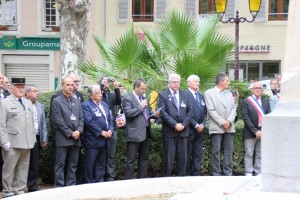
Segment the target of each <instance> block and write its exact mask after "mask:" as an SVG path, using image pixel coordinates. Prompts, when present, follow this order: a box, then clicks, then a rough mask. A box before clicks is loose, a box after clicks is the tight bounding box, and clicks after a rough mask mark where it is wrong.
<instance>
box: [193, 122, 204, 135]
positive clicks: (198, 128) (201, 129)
mask: <svg viewBox="0 0 300 200" xmlns="http://www.w3.org/2000/svg"><path fill="white" fill-rule="evenodd" d="M195 129H196V131H197V133H201V132H202V131H203V129H204V126H203V125H202V124H198V126H197V128H195Z"/></svg>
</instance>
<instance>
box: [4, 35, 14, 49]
mask: <svg viewBox="0 0 300 200" xmlns="http://www.w3.org/2000/svg"><path fill="white" fill-rule="evenodd" d="M13 39H14V37H13V36H10V37H7V38H6V41H5V42H4V43H3V44H4V46H5V47H7V48H11V47H13V46H14V45H15V43H14V42H13Z"/></svg>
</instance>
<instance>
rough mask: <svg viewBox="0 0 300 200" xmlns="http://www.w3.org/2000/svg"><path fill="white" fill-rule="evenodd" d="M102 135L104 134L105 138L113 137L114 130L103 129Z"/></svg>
mask: <svg viewBox="0 0 300 200" xmlns="http://www.w3.org/2000/svg"><path fill="white" fill-rule="evenodd" d="M101 135H102V136H103V137H104V138H105V139H107V138H111V136H112V132H111V131H110V130H108V131H102V132H101Z"/></svg>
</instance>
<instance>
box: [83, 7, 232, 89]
mask: <svg viewBox="0 0 300 200" xmlns="http://www.w3.org/2000/svg"><path fill="white" fill-rule="evenodd" d="M217 22H218V18H206V19H203V20H195V19H192V18H190V17H188V16H185V15H183V14H181V13H180V12H178V11H172V12H171V13H170V14H169V15H168V16H166V18H165V20H163V21H162V23H161V24H159V25H158V27H156V28H155V29H154V31H150V30H147V29H144V32H145V35H146V37H145V40H139V39H138V37H137V36H136V34H135V31H134V30H135V29H134V25H133V23H131V24H130V25H129V26H128V29H127V31H126V32H125V33H124V35H122V36H121V37H120V38H118V39H117V40H116V42H115V43H114V44H113V45H112V46H111V47H109V46H108V44H106V43H105V42H104V41H101V40H100V39H99V38H98V37H96V36H95V37H94V39H95V42H96V45H97V46H98V48H99V50H100V54H101V55H102V56H103V58H104V60H105V61H106V63H107V64H108V65H109V67H107V68H103V67H102V66H98V65H96V64H94V63H93V62H92V61H85V62H81V63H79V64H78V67H79V69H80V70H82V71H83V72H84V73H86V74H88V75H89V76H90V78H92V79H97V78H98V76H99V74H101V73H102V74H107V75H108V76H112V77H115V78H118V79H126V80H127V81H128V83H131V82H132V81H134V80H135V79H137V78H139V77H143V78H145V79H146V80H147V83H148V88H150V90H149V91H151V90H154V91H157V92H160V90H161V89H162V88H164V87H166V80H167V76H168V74H170V73H174V72H175V73H178V74H179V75H181V77H182V80H186V78H187V77H188V76H189V75H191V74H196V75H199V76H200V77H201V83H202V89H203V88H204V89H206V88H208V87H211V86H212V83H213V79H214V78H215V76H216V74H217V73H218V72H219V71H220V70H221V69H222V68H221V66H222V65H223V64H224V63H225V61H226V60H227V59H228V58H229V56H231V55H232V54H231V50H232V49H233V47H234V42H233V40H232V39H231V38H229V37H227V36H224V35H221V34H220V33H219V32H218V28H217ZM182 83H183V85H184V84H186V83H185V81H182ZM130 85H132V84H130ZM183 87H184V86H183ZM130 88H131V86H130Z"/></svg>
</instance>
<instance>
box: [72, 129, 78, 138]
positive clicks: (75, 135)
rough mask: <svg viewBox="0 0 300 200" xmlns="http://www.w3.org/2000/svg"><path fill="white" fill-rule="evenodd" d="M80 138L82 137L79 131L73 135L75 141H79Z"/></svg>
mask: <svg viewBox="0 0 300 200" xmlns="http://www.w3.org/2000/svg"><path fill="white" fill-rule="evenodd" d="M79 136H80V132H79V131H74V132H73V133H72V137H73V139H74V140H77V139H78V138H79Z"/></svg>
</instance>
